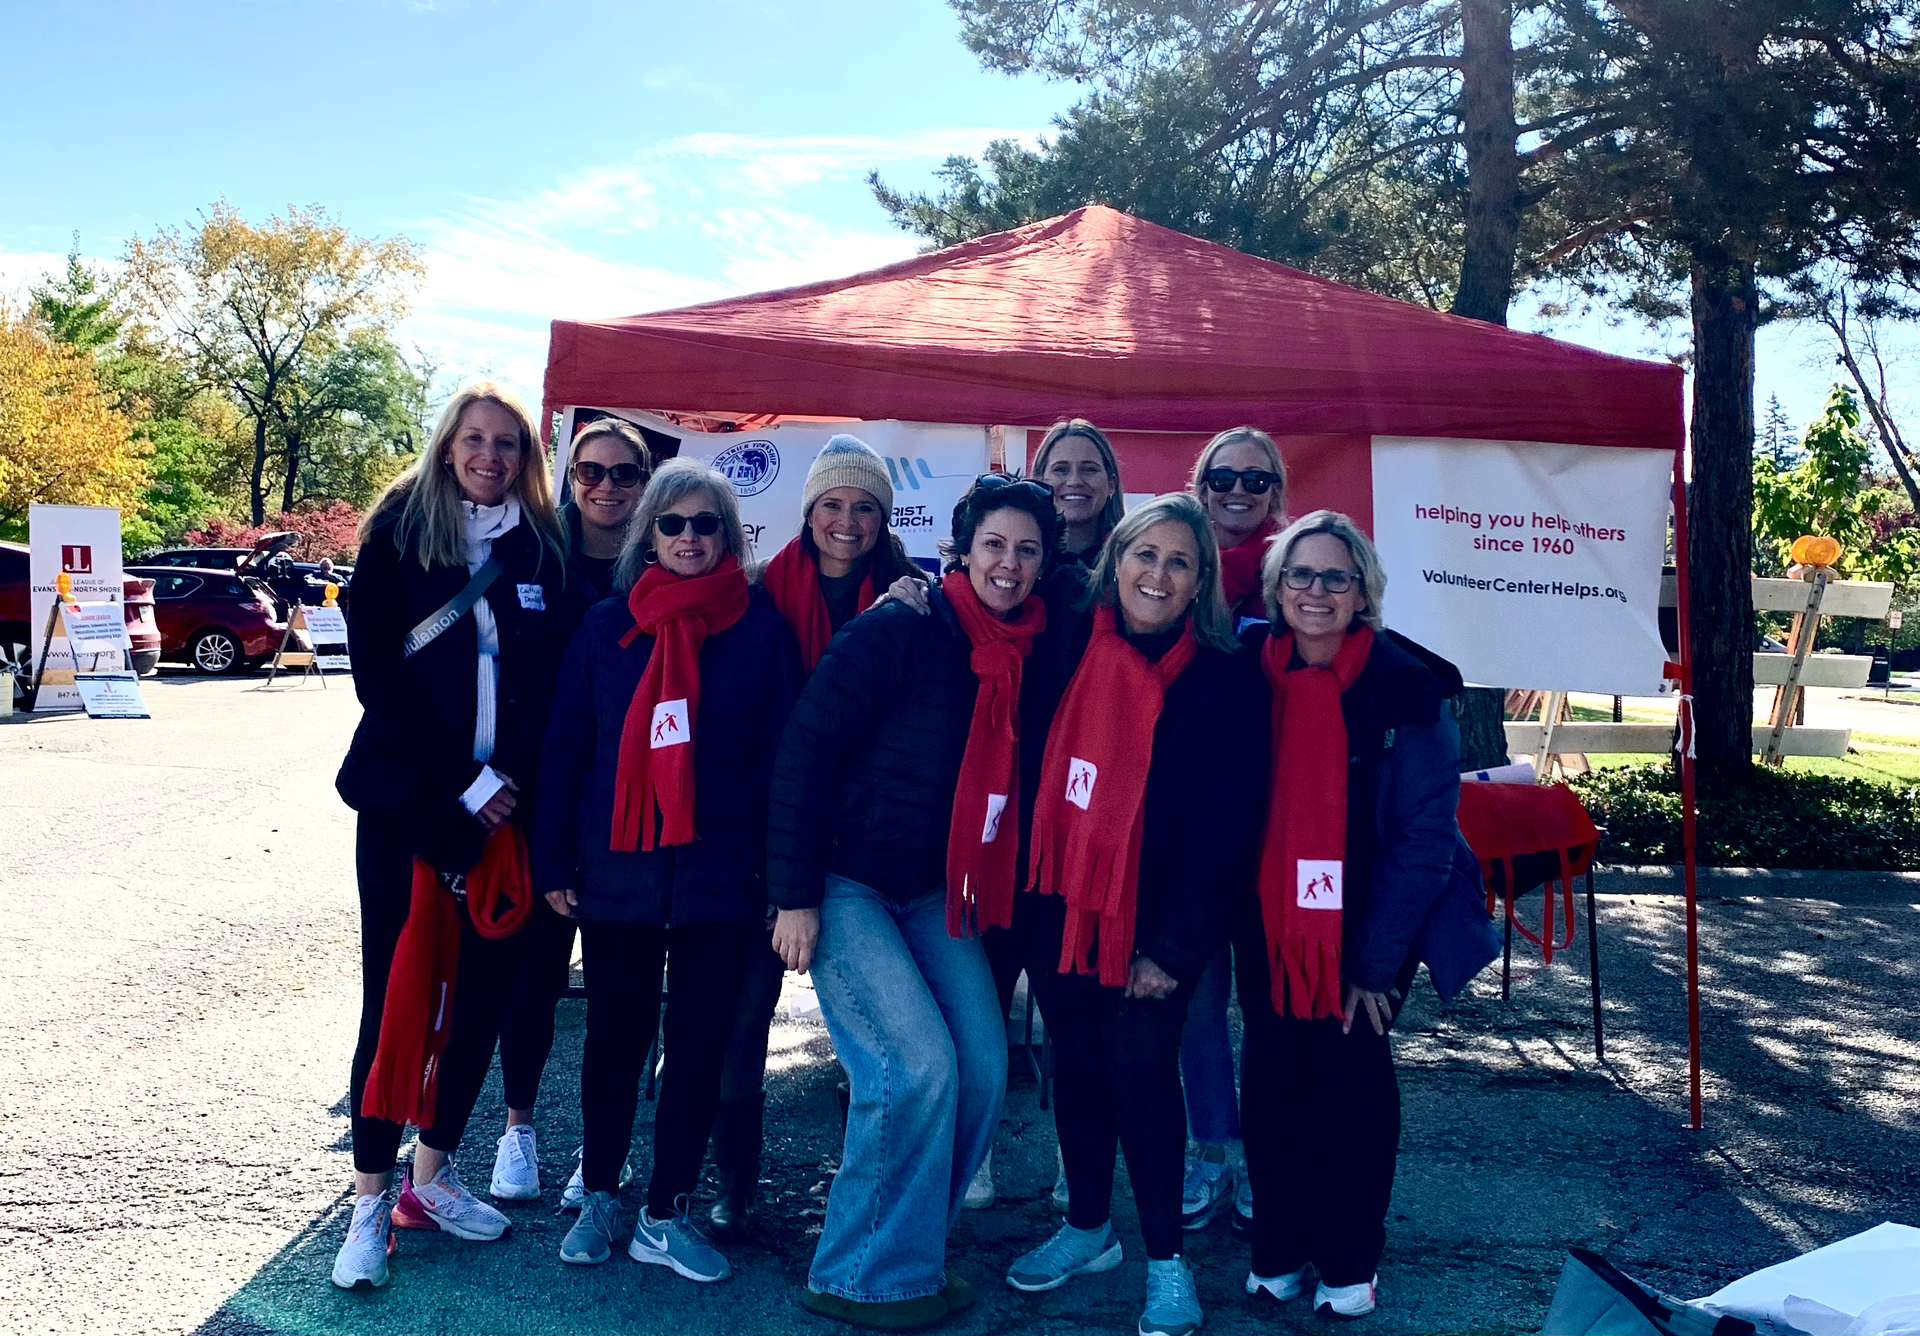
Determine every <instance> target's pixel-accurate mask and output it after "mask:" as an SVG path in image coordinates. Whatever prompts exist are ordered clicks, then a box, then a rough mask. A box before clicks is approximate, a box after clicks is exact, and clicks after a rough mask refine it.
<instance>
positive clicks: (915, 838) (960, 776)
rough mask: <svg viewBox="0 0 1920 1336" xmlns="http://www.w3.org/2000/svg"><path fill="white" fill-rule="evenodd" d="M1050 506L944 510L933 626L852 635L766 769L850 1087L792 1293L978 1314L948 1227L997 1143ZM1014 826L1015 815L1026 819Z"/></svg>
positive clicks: (1002, 484)
mask: <svg viewBox="0 0 1920 1336" xmlns="http://www.w3.org/2000/svg"><path fill="white" fill-rule="evenodd" d="M1058 533H1059V519H1058V517H1057V516H1056V515H1055V513H1054V508H1053V497H1052V494H1051V493H1050V492H1049V491H1048V490H1047V489H1046V488H1043V487H1040V486H1037V485H1035V484H1034V483H1031V482H1026V481H1022V480H1017V479H1014V478H1010V477H1007V476H1004V475H1000V474H987V475H983V476H982V477H980V478H978V479H976V480H975V482H974V485H973V486H972V487H971V488H969V489H968V491H967V493H966V495H965V496H963V497H962V498H961V499H960V502H959V504H958V505H956V506H955V507H954V512H953V533H952V539H951V542H950V543H949V544H948V546H947V562H946V565H947V571H946V575H945V577H944V578H943V579H942V580H941V582H940V585H939V587H938V589H936V590H934V591H933V595H932V599H931V602H932V611H931V614H930V615H927V616H921V615H919V614H917V613H916V612H915V611H914V610H913V609H911V608H909V607H907V606H906V605H905V604H903V603H900V602H898V601H895V602H890V603H887V604H885V605H883V606H881V607H879V608H876V609H874V610H873V611H872V612H870V613H867V614H864V615H862V616H860V617H858V618H856V619H855V620H854V621H853V622H851V623H850V624H849V625H848V626H847V627H846V629H844V630H843V631H842V632H841V633H840V634H839V635H838V636H837V637H835V638H834V640H833V643H832V644H831V645H830V646H828V648H827V652H826V655H825V657H823V658H822V659H821V660H820V663H819V666H818V667H816V668H815V670H814V673H813V676H812V677H811V678H809V679H808V681H807V685H806V689H805V691H804V692H803V693H802V694H801V697H800V700H799V703H798V704H797V705H795V707H794V711H793V717H792V719H791V721H790V722H789V723H788V726H787V732H786V736H785V737H784V738H783V739H782V741H781V745H780V755H779V760H778V762H777V764H776V767H775V772H774V785H773V798H772V814H771V819H770V825H769V832H768V867H767V875H768V882H769V888H770V891H771V896H772V899H773V902H774V903H775V904H776V905H778V906H779V909H780V914H779V919H778V922H777V923H776V924H775V927H774V947H775V949H776V950H778V951H779V952H780V954H781V956H782V958H783V959H785V961H786V963H787V965H788V966H789V967H790V968H792V969H796V970H803V969H809V968H810V969H811V970H812V972H813V985H814V990H815V992H816V993H817V994H818V995H819V998H820V1007H821V1012H822V1015H823V1016H824V1017H825V1020H826V1023H827V1029H828V1031H829V1033H830V1034H831V1035H832V1036H833V1046H834V1050H835V1052H836V1053H838V1054H839V1057H840V1062H841V1065H842V1066H843V1067H844V1068H845V1069H846V1073H847V1082H848V1086H849V1089H850V1091H851V1107H850V1109H849V1112H848V1117H847V1131H846V1144H845V1147H844V1150H843V1152H842V1155H841V1161H840V1171H839V1173H838V1174H837V1175H836V1176H835V1178H834V1181H833V1191H832V1193H831V1195H830V1196H829V1197H828V1199H827V1218H826V1221H825V1224H824V1226H823V1230H822V1233H821V1236H820V1243H819V1246H818V1248H817V1249H816V1250H815V1253H814V1258H813V1266H812V1268H811V1271H810V1273H809V1276H808V1280H807V1286H806V1289H805V1290H804V1291H803V1292H802V1294H801V1303H802V1304H803V1305H804V1306H805V1307H807V1308H808V1309H810V1310H811V1311H813V1312H816V1313H819V1314H821V1315H823V1316H827V1317H833V1318H837V1319H840V1320H842V1321H848V1322H854V1323H859V1324H862V1325H867V1326H876V1327H882V1328H894V1329H904V1328H907V1327H914V1326H922V1325H925V1324H927V1323H930V1322H937V1321H939V1320H940V1319H942V1318H943V1317H946V1316H948V1315H949V1314H954V1313H958V1312H959V1311H961V1310H962V1309H964V1308H966V1307H967V1306H969V1305H970V1304H971V1303H972V1301H973V1299H972V1291H971V1289H970V1288H969V1287H967V1286H966V1285H965V1283H964V1282H962V1281H959V1280H956V1279H955V1278H954V1277H952V1276H951V1275H950V1273H949V1272H948V1271H947V1269H946V1240H947V1232H948V1230H949V1229H950V1228H951V1227H952V1224H953V1222H954V1220H955V1218H956V1217H957V1216H958V1214H959V1211H960V1208H961V1203H962V1201H963V1199H964V1196H965V1192H966V1188H967V1183H968V1181H969V1180H970V1179H971V1178H972V1177H973V1174H974V1171H975V1169H976V1168H977V1167H978V1166H979V1164H980V1161H981V1160H982V1159H983V1158H984V1157H985V1155H986V1153H987V1149H988V1147H989V1146H991V1144H992V1139H993V1133H994V1129H995V1127H996V1126H997V1124H998V1122H999V1118H1000V1107H1001V1103H1002V1101H1003V1098H1004V1095H1005V1088H1006V1074H1007V1032H1006V1025H1005V1022H1004V1021H1003V1019H1002V1014H1001V1013H1000V1011H999V1009H998V1007H997V1006H996V1004H995V999H994V991H993V979H992V976H991V974H990V972H989V970H988V967H987V960H986V955H985V954H984V952H983V951H982V950H981V946H980V940H979V935H978V934H979V932H980V930H981V929H983V928H985V927H988V926H991V925H994V924H1005V923H1006V922H1008V921H1009V919H1010V918H1011V915H1012V908H1013V896H1014V887H1015V885H1016V883H1017V881H1018V879H1019V869H1018V865H1017V842H1018V836H1017V831H1016V827H1017V825H1018V820H1017V817H1016V815H1015V812H1008V811H1007V810H1006V808H1007V804H1008V802H1009V800H1010V799H1012V798H1014V796H1015V795H1017V794H1018V792H1019V789H1018V787H1017V786H1018V784H1019V782H1020V781H1019V773H1018V772H1019V757H1020V752H1019V735H1020V729H1019V725H1018V719H1019V713H1018V712H1019V706H1020V701H1021V697H1022V695H1023V692H1024V672H1025V668H1026V664H1027V659H1028V656H1029V654H1030V652H1031V651H1032V649H1033V645H1034V640H1035V638H1036V637H1037V636H1038V635H1040V633H1041V632H1042V631H1043V629H1044V627H1045V624H1046V620H1047V619H1046V612H1045V609H1044V608H1043V606H1042V604H1041V603H1040V601H1039V600H1038V599H1036V598H1033V597H1030V596H1031V595H1032V593H1033V589H1034V584H1035V581H1037V580H1038V579H1039V578H1040V576H1041V574H1042V572H1043V571H1044V569H1045V566H1046V561H1047V554H1048V553H1049V552H1051V551H1053V550H1054V546H1055V543H1056V541H1057V538H1058ZM1016 812H1017V808H1016Z"/></svg>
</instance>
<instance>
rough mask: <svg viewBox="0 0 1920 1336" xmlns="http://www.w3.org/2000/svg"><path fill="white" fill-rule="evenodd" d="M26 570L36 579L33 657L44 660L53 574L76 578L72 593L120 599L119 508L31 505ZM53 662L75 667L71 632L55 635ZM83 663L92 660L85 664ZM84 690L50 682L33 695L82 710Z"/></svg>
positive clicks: (37, 706) (53, 705)
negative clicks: (69, 644) (42, 651)
mask: <svg viewBox="0 0 1920 1336" xmlns="http://www.w3.org/2000/svg"><path fill="white" fill-rule="evenodd" d="M27 545H28V548H29V555H28V558H27V568H28V570H27V575H28V580H29V582H30V583H31V585H32V594H31V604H32V611H33V625H32V628H31V630H32V640H31V642H30V648H31V650H32V653H33V658H32V662H33V664H34V665H35V666H36V667H37V666H38V665H39V663H40V642H41V639H42V637H43V636H44V635H45V633H46V629H47V613H48V612H49V611H50V610H51V609H52V607H53V600H54V594H55V590H54V583H53V582H54V579H55V578H56V577H57V576H58V575H59V574H60V572H61V571H65V572H66V573H67V574H68V575H70V576H71V577H72V578H73V597H74V598H75V599H76V600H77V601H79V602H81V603H115V604H117V603H120V602H121V601H122V600H123V597H124V592H125V591H124V588H123V586H124V584H125V576H124V574H123V573H122V571H121V569H120V512H119V510H117V509H116V508H115V507H113V506H28V507H27ZM47 666H48V667H49V668H64V669H69V670H71V669H72V668H73V666H74V663H73V656H72V654H71V653H69V652H68V648H67V638H66V637H65V636H55V637H54V641H53V652H52V653H51V654H50V655H48V656H47ZM81 666H82V667H86V666H88V665H86V664H82V665H81ZM81 707H82V702H81V699H80V692H79V690H78V689H77V688H75V687H72V686H49V687H48V688H47V689H46V690H45V691H42V692H41V693H40V694H39V695H38V696H37V697H36V698H35V700H34V703H33V708H34V711H35V712H36V713H38V712H39V711H42V710H48V711H51V710H78V709H80V708H81Z"/></svg>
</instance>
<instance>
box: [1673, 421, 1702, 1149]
mask: <svg viewBox="0 0 1920 1336" xmlns="http://www.w3.org/2000/svg"><path fill="white" fill-rule="evenodd" d="M1673 561H1674V575H1675V584H1676V586H1677V587H1676V591H1675V599H1674V602H1675V607H1674V616H1675V619H1676V620H1677V621H1678V622H1679V627H1678V630H1679V642H1680V710H1679V721H1680V728H1679V737H1678V745H1679V749H1680V756H1679V761H1680V849H1681V864H1682V868H1683V871H1684V874H1685V878H1686V891H1687V1111H1688V1118H1687V1126H1688V1127H1690V1128H1692V1129H1694V1130H1695V1131H1698V1130H1699V1129H1700V1127H1701V1125H1702V1124H1701V1108H1700V900H1699V857H1698V854H1697V852H1696V843H1695V842H1696V838H1697V836H1698V833H1699V821H1698V815H1697V812H1698V809H1697V807H1696V806H1695V794H1694V768H1693V760H1694V758H1693V634H1692V630H1691V628H1690V626H1689V619H1688V616H1687V612H1688V608H1689V606H1690V599H1689V593H1690V591H1689V590H1688V587H1687V583H1688V582H1687V481H1686V473H1685V469H1684V463H1683V457H1682V455H1681V454H1680V452H1678V451H1676V452H1675V455H1674V461H1673Z"/></svg>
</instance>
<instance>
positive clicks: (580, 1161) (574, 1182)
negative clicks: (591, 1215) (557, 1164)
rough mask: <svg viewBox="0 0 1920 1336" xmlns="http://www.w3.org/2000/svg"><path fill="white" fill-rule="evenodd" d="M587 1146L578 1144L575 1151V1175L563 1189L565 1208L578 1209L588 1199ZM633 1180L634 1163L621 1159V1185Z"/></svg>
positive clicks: (561, 1198) (562, 1195)
mask: <svg viewBox="0 0 1920 1336" xmlns="http://www.w3.org/2000/svg"><path fill="white" fill-rule="evenodd" d="M586 1153H587V1152H586V1147H584V1146H576V1147H574V1151H573V1177H572V1178H569V1179H568V1180H567V1186H566V1187H565V1188H564V1189H562V1190H561V1193H560V1205H561V1207H562V1208H563V1209H565V1210H569V1211H577V1210H579V1209H580V1207H581V1205H582V1204H583V1203H584V1202H585V1201H586V1200H587V1176H586V1174H585V1172H584V1169H583V1166H584V1163H585V1160H586ZM631 1182H633V1164H632V1162H631V1161H628V1160H622V1161H620V1186H621V1187H622V1188H625V1187H626V1186H627V1184H629V1183H631Z"/></svg>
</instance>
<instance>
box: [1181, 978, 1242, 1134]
mask: <svg viewBox="0 0 1920 1336" xmlns="http://www.w3.org/2000/svg"><path fill="white" fill-rule="evenodd" d="M1228 951H1229V948H1228V947H1226V946H1222V947H1221V948H1220V953H1219V954H1218V955H1216V956H1215V957H1214V958H1213V959H1212V960H1210V961H1208V962H1207V968H1206V970H1205V971H1204V972H1203V973H1202V974H1201V975H1200V978H1199V981H1198V982H1197V983H1195V984H1194V988H1193V998H1192V1000H1191V1001H1190V1002H1189V1003H1188V1004H1187V1024H1186V1028H1185V1029H1183V1030H1182V1031H1181V1032H1180V1082H1181V1084H1182V1085H1183V1086H1185V1088H1186V1092H1187V1132H1188V1135H1190V1136H1192V1138H1193V1139H1194V1140H1195V1141H1202V1142H1206V1143H1207V1144H1209V1145H1216V1146H1217V1145H1219V1144H1220V1143H1221V1142H1225V1141H1234V1140H1237V1139H1238V1138H1239V1136H1240V1100H1239V1098H1238V1096H1237V1094H1236V1092H1235V1091H1234V1086H1233V1040H1232V1038H1231V1036H1229V1035H1228V1033H1227V998H1228V994H1229V992H1230V991H1231V990H1232V987H1233V969H1232V966H1231V963H1230V961H1229V958H1228Z"/></svg>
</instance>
